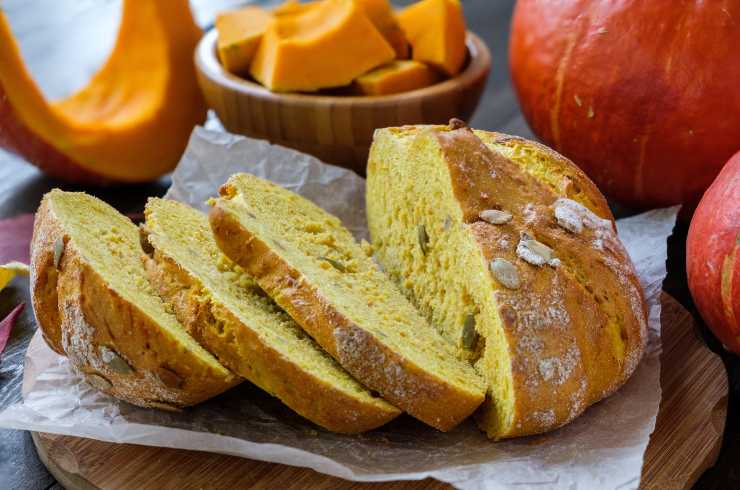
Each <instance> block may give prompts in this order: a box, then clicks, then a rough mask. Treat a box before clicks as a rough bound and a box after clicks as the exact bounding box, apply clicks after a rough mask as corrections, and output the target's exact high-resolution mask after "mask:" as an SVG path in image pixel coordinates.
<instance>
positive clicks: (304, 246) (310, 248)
mask: <svg viewBox="0 0 740 490" xmlns="http://www.w3.org/2000/svg"><path fill="white" fill-rule="evenodd" d="M224 190H225V192H224ZM218 206H219V208H221V209H223V210H225V211H226V212H227V213H231V214H233V215H234V216H237V217H238V220H239V222H240V224H241V226H242V227H243V228H245V229H247V230H249V232H250V233H251V234H252V235H253V236H254V237H256V238H257V239H258V240H260V241H262V242H264V243H267V244H269V246H270V248H271V249H272V251H273V252H274V253H276V254H278V255H279V256H280V257H281V258H282V259H283V260H284V261H285V262H287V263H288V265H289V266H290V267H291V268H293V269H295V270H297V271H299V272H300V274H301V275H302V276H303V278H304V279H303V280H304V281H305V282H307V283H309V284H316V285H318V286H319V288H320V294H321V295H322V296H323V297H324V298H325V300H326V302H327V303H328V304H331V305H332V306H333V307H334V308H336V310H337V311H338V312H339V313H340V314H341V315H343V316H344V317H346V318H348V319H349V320H350V321H351V322H353V323H354V324H356V325H359V326H361V328H362V329H364V330H365V331H367V332H369V333H371V334H372V335H373V337H375V338H376V339H379V341H380V342H382V343H383V344H385V345H386V346H388V347H389V348H390V349H391V350H393V351H394V352H397V353H400V354H401V355H402V356H403V357H404V358H405V359H408V360H409V362H410V363H412V364H414V365H416V366H418V367H420V368H421V369H423V370H425V371H426V372H428V373H430V374H432V375H433V376H435V377H437V378H438V379H442V380H446V382H447V383H450V384H451V385H453V386H455V387H456V388H457V389H459V390H460V391H462V392H465V393H471V394H475V395H476V396H479V394H480V393H481V390H482V386H483V385H482V380H481V379H480V378H479V377H478V376H477V375H476V373H475V372H474V371H473V370H472V369H470V367H469V366H467V365H466V364H465V363H464V362H461V361H460V360H459V359H457V357H456V356H455V351H454V347H453V346H452V345H451V344H450V343H448V342H446V341H445V340H444V339H442V338H441V337H440V336H439V335H438V334H437V332H436V331H435V330H434V329H433V328H432V327H431V326H429V324H428V323H427V322H426V320H424V319H423V318H422V317H421V316H420V315H419V313H418V312H417V310H416V309H415V308H414V307H413V306H412V305H411V304H410V303H409V301H408V300H407V299H406V298H405V297H404V296H403V295H402V294H401V293H400V292H399V291H398V289H397V288H396V287H395V286H394V285H393V283H391V282H390V281H389V280H388V278H387V277H386V276H385V275H384V274H383V273H382V272H381V271H380V270H379V269H378V267H377V265H376V264H375V262H373V260H372V258H371V257H370V256H368V250H367V247H365V248H363V247H362V246H361V245H360V244H359V243H357V242H356V241H355V239H354V238H353V237H352V235H351V234H350V232H349V231H348V230H347V229H346V228H344V227H343V226H342V224H341V222H340V221H339V219H338V218H336V217H335V216H332V215H331V214H329V213H327V212H326V211H324V210H322V209H321V208H319V207H318V206H316V205H315V204H313V203H312V202H310V201H308V200H307V199H305V198H303V197H301V196H299V195H297V194H295V193H292V192H290V191H288V190H286V189H283V188H282V187H280V186H278V185H276V184H273V183H271V182H269V181H266V180H263V179H260V178H257V177H255V176H252V175H249V174H236V175H234V176H232V177H231V178H230V179H229V182H228V184H227V185H226V186H224V188H222V198H221V199H219V200H218Z"/></svg>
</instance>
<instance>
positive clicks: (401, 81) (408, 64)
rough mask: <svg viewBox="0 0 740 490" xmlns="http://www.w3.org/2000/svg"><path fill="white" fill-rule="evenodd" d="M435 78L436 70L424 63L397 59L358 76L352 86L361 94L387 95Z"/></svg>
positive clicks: (435, 80)
mask: <svg viewBox="0 0 740 490" xmlns="http://www.w3.org/2000/svg"><path fill="white" fill-rule="evenodd" d="M437 80H439V75H438V74H437V72H436V71H434V70H433V69H432V68H430V67H429V66H427V65H425V64H424V63H419V62H418V61H413V60H397V61H394V62H392V63H388V64H387V65H383V66H380V67H378V68H376V69H374V70H371V71H369V72H367V73H365V74H364V75H362V76H360V77H358V78H357V80H355V83H354V87H355V90H356V91H357V92H358V93H359V94H361V95H389V94H397V93H401V92H407V91H409V90H416V89H419V88H423V87H428V86H429V85H432V84H434V83H435V82H437Z"/></svg>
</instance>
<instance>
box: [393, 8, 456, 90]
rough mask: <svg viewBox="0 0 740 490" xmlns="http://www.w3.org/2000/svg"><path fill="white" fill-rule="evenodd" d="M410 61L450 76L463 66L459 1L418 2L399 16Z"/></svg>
mask: <svg viewBox="0 0 740 490" xmlns="http://www.w3.org/2000/svg"><path fill="white" fill-rule="evenodd" d="M398 22H399V23H400V24H401V28H402V29H403V31H404V33H405V34H406V38H407V39H408V40H409V42H410V43H411V52H412V57H413V59H415V60H417V61H421V62H423V63H428V64H430V65H432V66H434V67H436V68H438V69H440V70H442V71H444V72H445V73H447V74H448V75H450V76H454V75H456V74H457V73H459V72H460V69H461V68H462V66H463V63H464V62H465V53H466V50H465V17H464V16H463V11H462V6H461V5H460V2H459V0H421V1H420V2H418V3H415V4H413V5H411V6H409V7H406V8H405V9H403V10H402V11H401V12H399V14H398Z"/></svg>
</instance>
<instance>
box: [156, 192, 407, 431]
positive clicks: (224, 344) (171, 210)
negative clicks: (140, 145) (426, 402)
mask: <svg viewBox="0 0 740 490" xmlns="http://www.w3.org/2000/svg"><path fill="white" fill-rule="evenodd" d="M145 216H146V225H145V226H143V227H142V229H143V231H144V240H146V242H145V243H148V247H146V249H147V252H148V257H147V259H146V268H147V271H148V274H149V279H150V282H151V283H152V284H153V285H154V286H155V288H156V289H157V291H159V293H160V295H161V296H162V298H163V299H164V300H165V301H166V302H167V303H168V304H170V305H172V307H173V309H174V311H175V315H176V316H177V317H178V319H179V320H180V321H181V322H182V323H183V325H184V326H185V327H186V328H187V329H188V331H189V332H190V334H191V335H193V337H195V338H196V339H197V340H198V341H199V342H200V343H201V344H202V345H203V346H204V347H206V348H207V349H208V350H209V351H211V352H213V353H214V354H215V355H216V356H217V357H218V359H219V360H220V361H221V362H223V363H224V364H225V365H226V366H227V367H229V368H230V369H231V370H232V371H234V372H235V373H237V374H239V375H241V376H243V377H244V378H246V379H248V380H249V381H252V382H253V383H254V384H256V385H257V386H259V387H260V388H262V389H264V390H265V391H267V392H269V393H271V394H272V395H274V396H276V397H278V398H280V399H281V400H282V401H283V402H284V403H285V404H286V405H288V406H289V407H291V408H292V409H293V410H295V411H296V412H298V413H299V414H301V415H302V416H304V417H306V418H307V419H309V420H311V421H313V422H315V423H316V424H318V425H321V426H323V427H325V428H327V429H329V430H331V431H334V432H343V433H357V432H363V431H366V430H370V429H373V428H375V427H378V426H380V425H383V424H384V423H386V422H388V421H389V420H391V419H393V418H394V417H396V416H397V415H399V414H400V411H399V410H398V409H397V408H395V407H394V406H392V405H390V404H389V403H388V402H386V401H385V400H383V399H381V398H378V397H376V396H373V394H372V393H371V392H370V391H369V390H367V389H366V388H364V387H363V386H362V385H360V384H359V383H358V382H357V381H355V380H354V379H353V378H352V377H351V376H350V375H349V374H347V372H346V371H344V369H342V368H341V367H340V366H339V364H337V363H336V361H334V359H332V358H331V357H330V356H329V355H328V354H326V353H325V352H324V351H323V350H322V349H321V347H319V346H318V345H317V344H316V342H314V341H313V339H311V338H310V337H309V336H308V335H307V334H306V333H305V332H304V331H303V330H302V329H301V328H300V327H298V325H296V324H295V323H294V322H293V320H292V319H291V318H290V316H288V315H287V314H286V313H285V312H284V311H282V310H281V309H280V308H279V307H278V306H277V305H276V304H275V303H274V302H273V301H272V300H271V299H270V298H269V297H268V296H267V295H266V294H265V293H264V292H263V291H262V290H261V289H260V288H259V286H257V283H256V282H255V281H254V279H252V278H251V277H250V276H248V275H247V274H246V273H245V272H244V270H243V269H241V268H240V267H239V266H238V265H236V264H234V263H233V262H232V261H230V260H229V259H228V258H226V257H225V256H224V255H223V254H222V253H221V251H220V250H219V249H218V247H217V245H216V242H215V241H214V239H213V234H212V233H211V229H210V227H209V225H208V219H207V218H206V215H204V214H202V213H200V212H199V211H196V210H195V209H192V208H190V207H188V206H186V205H185V204H182V203H179V202H175V201H170V200H162V199H150V200H149V202H148V203H147V206H146V211H145Z"/></svg>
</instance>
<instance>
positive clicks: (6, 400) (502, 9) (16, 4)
mask: <svg viewBox="0 0 740 490" xmlns="http://www.w3.org/2000/svg"><path fill="white" fill-rule="evenodd" d="M635 1H637V0H635ZM239 3H244V2H243V1H239V0H210V1H209V0H193V1H192V4H193V9H194V12H195V14H196V17H197V19H198V21H199V22H200V23H201V25H204V26H205V25H209V24H210V23H211V22H212V20H213V16H214V13H215V12H217V11H219V10H221V9H223V8H225V7H228V6H231V5H235V4H239ZM258 3H259V2H258ZM263 3H273V2H263ZM398 3H399V4H404V3H410V2H408V1H406V2H398ZM513 3H514V1H513V0H463V5H464V8H465V13H466V17H467V20H468V24H469V27H470V29H472V30H473V31H475V32H476V33H478V34H479V35H481V36H482V37H483V39H484V40H485V41H486V43H487V44H488V46H489V47H490V49H491V52H492V55H493V70H492V71H491V75H490V78H489V82H488V86H487V89H486V92H485V95H484V96H483V99H482V101H481V104H480V106H479V108H478V111H477V113H476V115H475V118H474V119H473V121H472V126H474V127H477V128H482V129H490V130H496V131H501V132H504V133H510V134H517V135H521V136H524V137H527V138H534V136H533V134H532V132H531V131H530V130H529V128H528V126H527V124H526V122H525V120H524V118H523V116H522V114H521V113H520V111H519V106H518V104H517V101H516V96H515V93H514V91H513V88H512V86H511V82H510V79H509V72H508V53H507V51H508V36H509V21H510V18H511V12H512V8H513ZM2 7H3V9H4V10H5V12H6V13H7V14H8V16H9V18H10V21H11V25H12V27H13V30H14V32H15V34H16V37H17V38H18V39H19V41H20V43H21V49H22V51H23V54H24V57H25V59H26V60H27V62H28V64H29V66H30V69H31V71H32V73H33V75H34V76H35V77H36V79H37V81H38V82H39V83H40V85H41V86H42V88H43V90H44V91H45V92H46V93H47V94H48V95H49V96H51V97H60V96H63V95H66V94H69V93H70V92H72V91H73V90H74V89H76V88H79V87H80V86H82V85H83V84H84V83H85V81H86V79H87V78H88V77H89V76H90V75H91V74H92V73H93V71H94V70H95V69H96V67H97V66H99V64H100V63H101V61H102V60H103V58H104V57H105V55H106V53H107V52H108V50H109V49H110V47H111V45H112V42H113V38H114V33H115V30H116V25H117V22H118V17H119V8H120V0H118V1H115V0H97V1H95V0H6V1H5V2H4V3H3V4H2ZM0 42H5V40H2V39H0ZM168 184H169V182H168V179H167V178H163V179H161V180H160V181H158V182H155V183H152V184H148V185H141V186H124V187H115V188H107V189H96V188H85V189H84V190H86V191H88V192H91V193H93V194H95V195H97V196H99V197H101V198H102V199H104V200H106V201H108V202H110V203H111V204H113V205H114V206H116V207H117V208H118V209H120V210H121V211H123V212H139V211H141V210H142V208H143V205H144V202H145V199H146V197H148V196H154V195H156V196H159V195H162V194H163V193H164V192H165V190H166V188H167V186H168ZM53 187H64V188H66V189H74V190H79V189H80V188H77V187H74V186H70V185H65V184H63V183H60V182H57V181H54V180H51V179H49V178H47V177H45V176H43V175H42V174H41V173H39V172H38V171H37V170H36V169H35V168H34V167H32V166H30V165H27V164H26V163H25V162H23V161H22V160H21V159H19V158H17V157H15V156H13V155H10V154H8V153H5V152H3V151H2V150H0V219H2V218H9V217H13V216H15V215H17V214H21V213H32V212H34V211H35V209H36V207H37V206H38V204H39V202H40V199H41V196H42V195H43V194H44V193H45V192H47V191H48V190H50V189H51V188H53ZM613 210H614V211H615V214H616V215H617V216H626V215H629V214H632V211H631V210H628V209H624V208H620V207H618V206H613ZM686 231H687V226H686V224H679V225H678V226H677V229H676V230H675V233H674V235H673V237H672V238H671V239H670V241H669V259H668V278H667V279H666V282H665V290H666V291H668V292H669V293H670V294H671V295H673V296H674V297H675V298H676V299H678V300H679V301H680V302H681V303H682V304H683V305H684V306H686V307H687V308H688V309H689V310H690V311H691V312H692V313H693V314H694V315H695V316H696V318H697V320H698V322H699V324H700V325H701V328H702V335H703V337H704V338H705V340H706V341H707V343H708V345H709V346H710V348H712V349H713V350H715V351H716V352H719V353H720V355H721V356H722V358H723V360H724V361H725V365H726V367H727V369H728V374H729V378H730V399H729V409H728V413H729V416H728V420H727V426H726V431H725V438H724V444H723V448H722V453H721V454H720V457H719V461H718V462H717V464H716V465H715V467H713V468H711V469H710V470H708V471H707V472H706V473H705V474H704V476H703V477H702V478H701V479H700V480H699V482H698V483H697V484H696V487H695V488H701V489H715V488H716V489H726V488H740V465H738V464H737V463H736V462H737V461H740V427H739V426H738V421H739V420H738V419H739V418H740V417H738V401H739V397H740V362H739V361H738V357H737V356H732V355H729V354H726V353H724V352H722V351H721V348H720V346H719V344H718V343H717V342H716V340H715V339H714V338H713V337H712V336H711V334H710V333H708V330H707V329H706V327H704V324H703V323H702V322H701V319H700V318H699V317H698V316H697V315H696V310H695V308H694V305H693V303H692V301H691V297H690V295H689V292H688V288H687V286H686V273H685V268H684V259H685V257H684V245H685V240H686ZM27 289H28V283H27V281H26V282H24V281H23V280H21V281H18V282H17V283H16V284H15V286H14V287H12V288H9V289H7V290H5V291H3V292H2V294H0V318H3V317H4V316H5V315H6V314H7V313H8V312H9V311H10V310H11V309H12V307H13V306H14V305H16V304H18V303H19V302H26V303H27V304H28V303H29V297H28V292H27ZM35 328H36V327H35V323H34V321H33V314H32V312H31V311H30V308H26V309H25V311H24V313H23V316H22V318H21V319H20V321H19V322H18V325H17V327H16V329H15V330H14V332H13V335H12V337H11V339H10V343H9V345H8V348H7V350H6V352H5V354H4V355H3V358H2V363H1V364H0V410H1V409H2V408H3V407H5V406H7V405H8V404H10V403H13V402H15V401H17V400H18V399H19V397H20V386H19V383H18V380H19V379H20V377H21V374H22V371H21V368H20V367H21V366H22V360H23V355H24V353H25V350H26V347H27V345H28V342H29V340H30V338H31V336H32V335H33V332H34V330H35ZM45 488H60V487H59V484H58V483H57V482H56V481H55V480H54V478H53V477H52V476H51V475H50V474H49V473H48V472H47V471H46V469H45V468H44V466H43V465H42V464H41V462H40V461H39V459H38V457H37V456H36V451H35V449H34V446H33V443H32V441H31V438H30V435H29V434H28V433H26V432H20V431H11V430H3V429H0V490H4V489H33V490H36V489H45Z"/></svg>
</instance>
